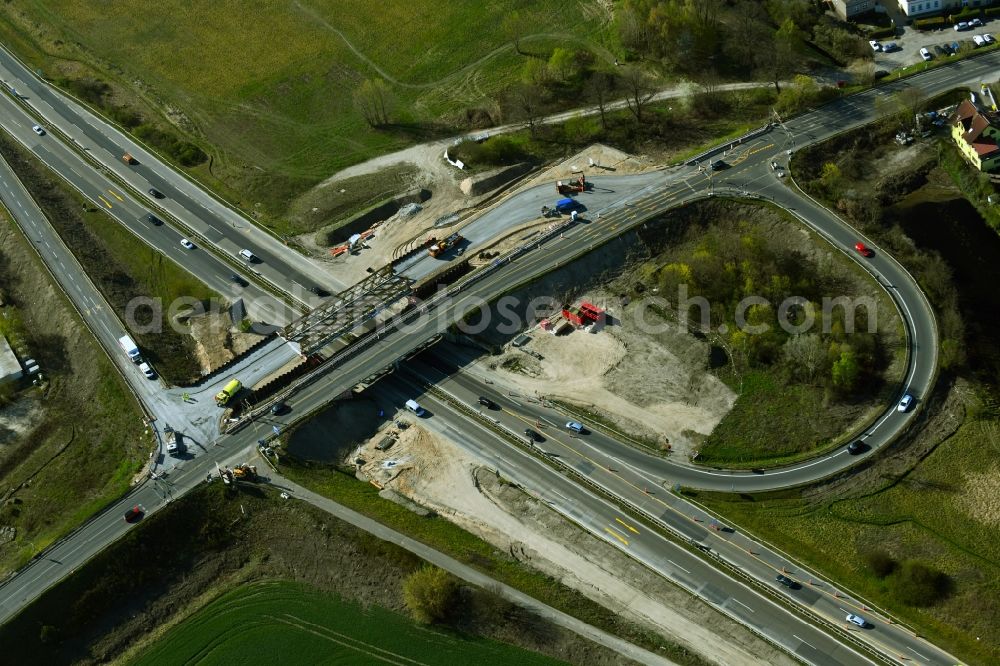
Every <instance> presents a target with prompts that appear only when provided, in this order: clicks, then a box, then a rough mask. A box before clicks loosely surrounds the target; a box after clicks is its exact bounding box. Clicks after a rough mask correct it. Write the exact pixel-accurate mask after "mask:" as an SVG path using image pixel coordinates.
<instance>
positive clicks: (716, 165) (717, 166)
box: [711, 160, 729, 171]
mask: <svg viewBox="0 0 1000 666" xmlns="http://www.w3.org/2000/svg"><path fill="white" fill-rule="evenodd" d="M728 166H729V165H728V164H726V162H725V160H715V161H714V162H712V164H711V167H712V171H722V170H723V169H725V168H727V167H728Z"/></svg>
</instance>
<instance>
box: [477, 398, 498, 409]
mask: <svg viewBox="0 0 1000 666" xmlns="http://www.w3.org/2000/svg"><path fill="white" fill-rule="evenodd" d="M479 404H480V405H482V406H483V407H485V408H486V409H493V408H494V407H496V403H495V402H493V401H492V400H490V399H489V398H487V397H485V396H479Z"/></svg>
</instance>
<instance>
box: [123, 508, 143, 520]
mask: <svg viewBox="0 0 1000 666" xmlns="http://www.w3.org/2000/svg"><path fill="white" fill-rule="evenodd" d="M145 513H146V510H145V509H144V508H142V505H140V504H136V505H135V506H134V507H132V508H131V509H129V510H128V511H126V512H125V522H126V523H135V522H138V521H139V520H140V519H141V518H142V516H143V514H145Z"/></svg>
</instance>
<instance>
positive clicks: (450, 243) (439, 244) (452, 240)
mask: <svg viewBox="0 0 1000 666" xmlns="http://www.w3.org/2000/svg"><path fill="white" fill-rule="evenodd" d="M461 241H462V237H461V236H460V235H459V234H457V233H456V234H452V235H451V236H448V237H447V238H445V239H444V240H442V241H437V240H435V239H433V238H432V239H431V246H430V247H429V248H427V253H428V254H430V255H431V256H432V257H437V256H440V255H441V254H442V253H443V252H444V251H445V250H448V249H450V248H453V247H455V246H456V245H458V244H459V243H460V242H461Z"/></svg>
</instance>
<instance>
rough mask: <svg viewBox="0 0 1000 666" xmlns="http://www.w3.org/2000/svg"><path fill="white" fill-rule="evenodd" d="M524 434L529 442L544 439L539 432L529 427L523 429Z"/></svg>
mask: <svg viewBox="0 0 1000 666" xmlns="http://www.w3.org/2000/svg"><path fill="white" fill-rule="evenodd" d="M524 436H525V437H527V438H528V441H529V442H543V441H545V439H544V438H543V437H542V435H541V433H540V432H538V431H537V430H532V429H531V428H525V429H524Z"/></svg>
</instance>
